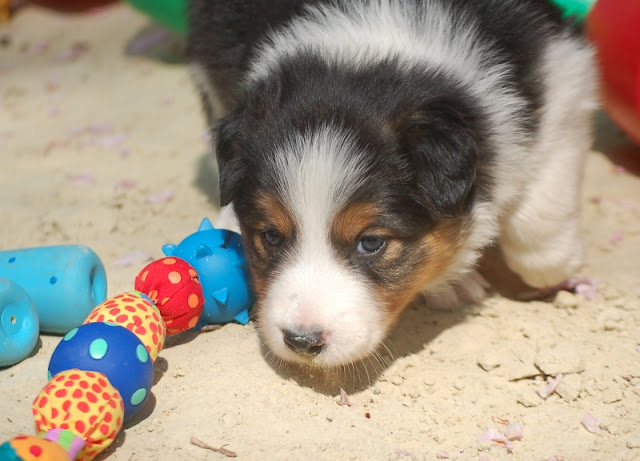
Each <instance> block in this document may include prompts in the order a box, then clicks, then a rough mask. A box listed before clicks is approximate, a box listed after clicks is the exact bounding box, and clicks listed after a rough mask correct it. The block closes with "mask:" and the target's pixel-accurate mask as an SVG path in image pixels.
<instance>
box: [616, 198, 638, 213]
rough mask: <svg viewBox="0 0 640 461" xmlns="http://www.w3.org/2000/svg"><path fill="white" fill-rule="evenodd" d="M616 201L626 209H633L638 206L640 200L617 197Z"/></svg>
mask: <svg viewBox="0 0 640 461" xmlns="http://www.w3.org/2000/svg"><path fill="white" fill-rule="evenodd" d="M615 202H616V203H617V204H618V205H620V208H622V209H623V210H626V211H633V210H635V209H636V208H638V205H640V202H638V201H637V200H629V199H616V200H615Z"/></svg>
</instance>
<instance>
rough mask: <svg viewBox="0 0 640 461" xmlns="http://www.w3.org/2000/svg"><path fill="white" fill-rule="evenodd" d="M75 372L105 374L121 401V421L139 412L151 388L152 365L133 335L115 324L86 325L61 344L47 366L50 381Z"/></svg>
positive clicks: (66, 336) (68, 335)
mask: <svg viewBox="0 0 640 461" xmlns="http://www.w3.org/2000/svg"><path fill="white" fill-rule="evenodd" d="M72 368H78V369H80V370H85V371H99V372H100V373H104V374H105V375H106V376H107V378H108V379H109V382H111V384H113V386H114V387H115V388H116V389H117V390H118V392H120V395H121V396H122V400H124V420H125V421H127V420H129V419H131V418H132V417H133V416H134V415H135V414H136V413H137V412H138V411H139V410H140V408H142V405H143V404H144V402H145V400H146V399H147V397H148V395H149V392H150V390H151V385H152V384H153V362H152V361H151V357H150V356H149V353H148V352H147V349H146V348H145V347H144V344H142V341H140V339H138V337H137V336H136V335H134V334H133V333H131V332H130V331H129V330H127V329H126V328H124V327H122V326H120V325H117V324H115V323H106V322H105V323H87V324H85V325H81V326H79V327H78V328H74V329H73V330H71V331H70V332H69V333H67V334H66V335H65V337H64V338H63V339H62V341H60V343H59V344H58V346H57V347H56V350H55V351H53V355H52V356H51V361H50V362H49V379H51V377H52V376H53V375H55V374H57V373H60V372H61V371H64V370H70V369H72Z"/></svg>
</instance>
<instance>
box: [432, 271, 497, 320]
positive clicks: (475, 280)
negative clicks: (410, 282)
mask: <svg viewBox="0 0 640 461" xmlns="http://www.w3.org/2000/svg"><path fill="white" fill-rule="evenodd" d="M488 289H489V284H488V283H487V281H486V280H485V279H484V278H483V277H482V275H480V274H479V273H478V272H476V271H471V272H467V273H465V274H463V275H461V276H460V277H459V278H458V279H457V280H455V281H453V282H450V283H449V284H447V285H443V286H442V287H439V288H438V289H436V290H428V291H425V292H424V293H423V297H424V299H425V302H426V304H427V306H429V307H430V308H431V309H434V310H445V311H452V310H454V309H456V308H457V307H458V306H461V305H464V304H475V303H479V302H480V301H482V300H483V299H484V298H485V297H486V295H487V290H488Z"/></svg>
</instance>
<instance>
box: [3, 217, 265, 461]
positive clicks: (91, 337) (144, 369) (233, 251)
mask: <svg viewBox="0 0 640 461" xmlns="http://www.w3.org/2000/svg"><path fill="white" fill-rule="evenodd" d="M163 252H164V254H165V255H166V257H165V258H162V259H159V260H156V261H153V262H152V263H150V264H149V265H147V266H146V267H145V268H143V269H142V270H141V271H140V273H139V274H138V275H137V277H136V279H135V291H131V292H128V293H123V294H120V295H118V296H115V297H113V298H111V299H109V300H106V301H105V297H106V277H105V272H104V267H103V266H102V263H101V262H100V260H99V259H98V257H97V256H96V254H95V253H94V252H93V251H91V250H90V249H88V248H86V247H80V246H58V247H43V248H31V249H25V250H14V251H3V252H0V345H1V346H2V347H1V348H0V366H7V365H11V364H13V363H16V362H18V361H20V360H22V359H24V358H25V357H26V356H27V355H29V353H30V352H31V351H32V350H33V347H34V345H35V342H36V339H37V335H38V327H40V329H41V330H42V331H47V332H50V333H66V334H65V336H64V337H63V338H62V340H61V341H60V343H59V344H58V346H57V347H56V349H55V351H54V352H53V355H52V356H51V360H50V362H49V376H48V377H49V382H48V383H47V384H46V385H45V386H44V388H43V389H42V391H41V392H40V394H39V395H38V396H37V397H36V399H35V400H34V402H33V407H32V411H33V416H34V419H35V427H36V433H37V435H36V436H31V435H18V436H16V437H14V438H13V439H11V440H9V441H7V442H5V443H4V444H2V445H0V459H1V460H3V461H13V460H16V461H17V460H22V461H32V460H33V461H35V460H38V461H70V460H75V459H77V460H81V461H88V460H91V459H94V458H95V457H96V456H97V455H98V454H100V453H101V452H102V451H103V450H105V449H106V448H107V447H108V446H109V445H110V444H111V443H112V442H113V440H114V439H115V437H116V435H117V434H118V432H119V431H120V430H121V429H122V427H123V424H124V423H125V422H126V421H128V420H130V419H131V418H132V417H133V416H134V415H135V414H136V413H137V412H138V411H139V410H140V409H141V407H142V406H143V404H144V402H145V401H146V399H147V397H148V396H149V392H150V389H151V385H152V384H153V362H154V361H155V360H156V358H157V357H158V354H159V353H160V351H161V350H162V347H163V345H164V341H165V337H166V335H173V334H177V333H180V332H182V331H186V330H189V329H191V328H194V327H198V326H204V325H208V324H221V323H227V322H230V321H234V320H235V321H238V322H240V323H243V324H246V323H247V322H248V321H249V313H248V310H249V308H250V307H251V305H252V304H253V295H252V292H251V290H250V288H249V284H248V276H247V269H246V261H245V257H244V252H243V248H242V242H241V237H240V235H239V234H236V233H235V232H231V231H226V230H222V229H215V228H214V227H213V226H212V225H211V222H210V221H209V220H208V219H206V218H205V219H204V220H203V221H202V223H201V224H200V227H199V229H198V231H197V232H195V233H193V234H191V235H190V236H188V237H187V238H185V239H184V240H183V241H182V242H181V243H180V244H178V245H165V246H164V247H163ZM96 304H97V305H96ZM34 338H35V339H34Z"/></svg>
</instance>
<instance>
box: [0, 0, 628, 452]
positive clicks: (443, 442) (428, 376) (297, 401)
mask: <svg viewBox="0 0 640 461" xmlns="http://www.w3.org/2000/svg"><path fill="white" fill-rule="evenodd" d="M1 31H2V32H1V35H2V37H7V38H5V39H3V40H2V43H4V44H3V45H2V46H0V160H1V164H0V216H1V219H2V221H1V223H2V225H0V248H2V249H7V248H21V247H29V246H38V245H47V244H64V243H81V244H85V245H88V246H90V247H91V248H93V249H94V250H95V251H96V252H97V253H98V254H99V255H100V257H101V258H102V260H103V262H104V264H105V267H106V269H107V274H108V281H109V296H113V295H116V294H118V293H120V292H123V291H127V290H130V289H132V287H133V280H134V277H135V275H136V273H137V272H138V270H140V269H141V268H142V267H143V265H144V263H145V261H146V260H147V259H148V258H158V257H160V256H162V254H161V251H160V248H161V245H162V244H165V243H169V242H171V243H177V242H179V241H180V240H182V238H184V237H186V236H187V235H189V234H191V233H192V232H194V231H195V230H196V228H197V226H198V224H199V222H200V220H201V219H202V218H203V217H205V216H209V217H212V218H213V217H215V215H216V213H217V209H216V206H215V200H216V198H215V190H216V184H215V180H214V179H212V170H211V168H212V167H211V163H210V161H209V157H208V155H207V152H206V151H207V148H206V135H205V127H204V124H203V119H202V116H201V113H200V108H199V105H198V101H197V98H196V95H195V94H194V91H193V89H192V86H191V84H190V81H189V79H188V76H187V73H186V71H185V67H184V65H183V64H181V58H180V43H179V40H176V39H175V38H174V37H171V36H167V35H165V34H163V33H161V32H158V29H155V28H153V27H149V23H148V21H147V19H146V18H144V17H143V16H141V15H139V14H137V13H135V12H133V11H131V10H129V9H128V8H127V7H124V6H119V7H116V8H112V9H109V10H106V11H104V12H102V13H100V14H93V15H89V16H84V17H79V18H69V17H60V16H56V15H53V14H51V13H48V12H44V11H41V10H37V9H33V10H25V11H24V12H22V13H21V14H20V15H19V16H18V17H17V18H16V19H15V20H14V21H13V22H12V23H11V24H10V25H8V26H3V29H1ZM600 119H601V120H600V123H599V125H600V128H599V133H600V134H599V137H598V142H597V143H596V149H597V150H598V151H599V152H603V153H599V152H594V153H592V154H591V155H590V156H589V159H588V165H587V174H586V190H585V193H584V235H585V241H586V245H587V249H588V258H589V265H588V266H587V267H585V268H584V270H583V272H582V273H581V274H579V275H581V276H586V277H590V278H592V279H594V280H596V281H597V282H598V285H597V287H596V292H595V297H593V299H588V297H587V296H584V295H582V294H577V295H574V294H569V293H566V292H564V293H561V295H560V296H558V297H557V298H556V299H555V300H551V301H548V302H541V301H534V302H529V303H524V302H516V301H512V300H509V299H507V298H505V297H502V296H499V295H494V296H491V297H490V298H488V299H487V300H486V301H485V302H484V303H483V304H482V305H477V306H471V307H467V308H464V309H461V310H459V311H457V312H453V313H447V312H432V311H430V310H428V309H426V308H425V307H422V306H416V307H413V308H410V309H408V310H407V311H406V312H405V314H404V315H403V317H402V319H401V321H400V323H399V325H398V327H397V328H396V329H395V330H394V332H393V333H392V335H391V337H390V339H389V341H388V342H387V343H386V345H387V347H388V349H389V351H388V352H387V351H384V352H382V353H381V355H382V357H383V358H385V360H386V361H387V362H388V365H387V366H384V367H383V366H382V365H380V364H379V363H377V362H374V361H372V362H371V363H368V364H363V365H360V366H358V367H352V368H348V369H345V370H339V371H338V372H336V374H335V376H333V377H325V376H309V374H308V373H304V372H299V371H296V370H285V369H282V368H278V367H276V366H272V365H270V364H269V361H268V360H267V359H265V357H264V356H263V354H262V352H261V350H260V343H259V338H258V335H257V332H256V329H255V326H254V325H253V324H249V325H247V326H242V325H237V324H230V325H226V326H224V327H223V328H221V329H219V330H217V331H212V332H209V333H202V334H199V335H198V334H185V335H182V336H180V337H176V338H173V339H172V340H170V341H168V343H167V346H166V348H165V350H164V351H163V352H162V353H161V357H160V358H159V359H158V361H157V362H156V365H155V378H156V379H155V384H154V386H153V388H152V395H151V398H150V399H149V400H148V402H147V404H146V406H145V408H144V409H143V410H142V412H141V414H140V415H139V416H137V417H136V418H135V420H134V421H132V422H131V423H130V424H128V425H127V426H126V428H125V430H124V431H122V432H121V434H120V435H119V436H118V438H117V439H116V442H115V444H114V445H113V446H112V447H111V448H110V449H109V450H108V451H107V452H106V455H105V457H107V458H108V459H109V460H114V461H115V460H152V459H158V460H189V459H201V460H214V459H222V458H224V455H222V454H219V453H214V452H212V451H209V450H205V449H202V448H198V447H196V446H193V445H191V444H190V438H191V437H192V436H193V437H197V438H198V439H200V440H202V441H204V442H206V443H208V444H210V445H213V446H216V447H219V446H223V445H224V446H225V447H226V448H227V449H229V450H232V451H234V452H236V453H237V454H238V457H239V458H240V459H306V460H316V459H327V460H337V459H362V460H364V459H366V460H369V459H376V460H385V459H416V460H431V459H437V458H440V459H447V458H448V459H458V460H490V459H494V460H545V459H554V458H553V456H556V458H555V459H561V458H562V459H564V460H633V459H640V347H639V345H638V344H639V343H640V286H639V285H638V279H639V276H640V267H639V261H640V178H639V177H638V175H639V173H640V151H639V150H638V148H634V147H633V146H632V145H631V144H630V143H629V142H628V141H626V140H625V139H624V137H622V136H621V135H620V134H619V133H618V132H617V131H616V130H615V129H614V128H612V127H611V125H610V124H609V123H607V121H606V120H604V119H603V118H602V117H600ZM589 294H590V293H587V295H589ZM591 294H593V293H591ZM59 340H60V338H59V337H55V336H47V335H42V336H41V341H40V343H39V345H38V348H37V351H36V352H34V354H33V355H32V356H31V357H29V358H28V359H26V360H24V361H23V362H21V363H19V364H17V365H15V366H13V367H9V368H6V369H2V370H0V395H2V396H3V397H2V399H1V400H0V441H2V440H5V439H8V438H10V437H11V436H13V435H15V434H18V433H33V430H34V424H33V420H32V417H31V409H30V407H31V403H32V401H33V399H34V398H35V396H36V395H37V394H38V392H39V390H40V389H41V388H42V387H43V386H44V385H45V384H46V379H47V378H46V370H47V364H48V359H49V357H50V355H51V353H52V351H53V349H54V348H55V346H56V344H57V343H58V341H59ZM558 374H563V378H562V379H561V380H560V382H559V385H558V387H557V388H556V391H555V392H554V393H552V394H551V395H549V396H548V397H547V398H546V399H543V398H541V397H540V396H539V395H538V394H536V391H541V390H543V389H544V388H545V386H546V384H547V382H550V381H552V380H553V379H554V378H555V377H556V376H557V375H558ZM340 387H342V388H344V389H345V391H346V392H347V393H348V394H349V399H350V401H351V403H352V405H351V406H346V405H340V404H339V402H340V398H339V389H340ZM587 415H589V416H591V417H592V418H593V419H594V421H592V422H591V423H590V424H589V423H588V424H586V425H585V424H584V423H583V420H584V419H585V417H587ZM506 420H508V421H509V423H510V424H519V425H521V427H522V437H521V438H519V437H515V438H513V440H512V441H510V444H511V446H512V448H511V450H507V448H506V447H505V446H504V444H503V445H502V446H501V445H500V444H497V443H495V442H492V441H488V442H482V441H480V442H479V441H478V439H479V437H480V436H481V435H482V434H483V433H485V431H486V430H487V429H488V428H493V429H495V430H497V431H499V432H500V433H501V434H505V433H507V435H513V431H514V430H516V432H517V429H518V427H519V426H512V427H510V428H509V427H508V425H507V422H506ZM587 426H588V427H589V428H590V430H588V429H587Z"/></svg>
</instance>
